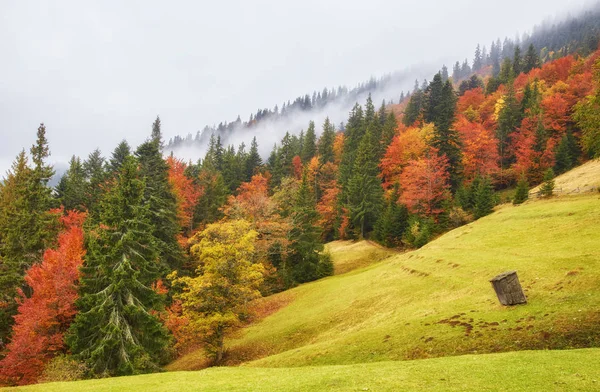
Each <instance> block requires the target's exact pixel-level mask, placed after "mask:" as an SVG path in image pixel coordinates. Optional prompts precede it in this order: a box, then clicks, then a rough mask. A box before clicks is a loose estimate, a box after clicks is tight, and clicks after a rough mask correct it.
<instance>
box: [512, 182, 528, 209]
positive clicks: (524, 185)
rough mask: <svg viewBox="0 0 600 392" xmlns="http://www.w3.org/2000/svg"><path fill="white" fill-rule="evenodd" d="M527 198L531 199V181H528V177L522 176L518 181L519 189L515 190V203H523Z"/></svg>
mask: <svg viewBox="0 0 600 392" xmlns="http://www.w3.org/2000/svg"><path fill="white" fill-rule="evenodd" d="M527 199H529V183H528V182H527V178H526V177H525V176H522V177H521V178H520V179H519V182H517V191H516V192H515V197H514V199H513V204H514V205H518V204H522V203H523V202H525V201H526V200H527Z"/></svg>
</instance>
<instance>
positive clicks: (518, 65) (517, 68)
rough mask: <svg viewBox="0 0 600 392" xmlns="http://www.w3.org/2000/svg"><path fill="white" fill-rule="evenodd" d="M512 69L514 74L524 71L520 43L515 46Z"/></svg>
mask: <svg viewBox="0 0 600 392" xmlns="http://www.w3.org/2000/svg"><path fill="white" fill-rule="evenodd" d="M512 69H513V75H515V76H517V75H519V74H520V73H521V72H522V71H523V58H522V57H521V48H520V47H519V45H517V46H515V53H514V55H513V63H512Z"/></svg>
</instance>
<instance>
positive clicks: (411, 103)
mask: <svg viewBox="0 0 600 392" xmlns="http://www.w3.org/2000/svg"><path fill="white" fill-rule="evenodd" d="M424 104H425V94H424V93H423V91H421V90H415V92H413V93H412V95H411V96H410V99H409V100H408V104H407V105H406V109H404V117H403V118H402V122H403V123H404V125H406V126H407V127H408V126H411V125H413V124H414V123H415V121H417V120H418V119H419V117H420V116H421V113H422V110H423V106H424Z"/></svg>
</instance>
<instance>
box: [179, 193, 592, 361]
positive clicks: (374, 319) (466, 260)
mask: <svg viewBox="0 0 600 392" xmlns="http://www.w3.org/2000/svg"><path fill="white" fill-rule="evenodd" d="M598 205H599V196H598V195H597V194H586V195H580V196H576V197H574V196H573V197H563V198H556V199H550V200H543V201H536V202H530V203H527V204H526V205H522V206H518V207H514V206H512V205H504V206H501V207H500V208H499V209H498V210H497V211H496V212H495V213H494V214H492V215H490V216H488V217H485V218H482V219H480V220H478V221H476V222H474V223H472V224H469V225H466V226H463V227H461V228H458V229H456V230H453V231H451V232H449V233H447V234H445V235H444V236H442V237H440V238H439V239H437V240H435V241H433V242H431V243H430V244H428V245H426V246H425V247H423V248H421V249H419V250H417V251H414V252H410V253H406V254H400V255H396V256H393V257H390V258H388V259H385V260H384V261H382V262H379V263H376V264H374V265H371V266H369V267H366V268H364V269H361V270H355V271H353V272H350V273H347V274H344V275H338V276H333V277H330V278H326V279H323V280H321V281H318V282H314V283H311V284H306V285H302V286H300V287H297V288H295V289H293V290H290V291H288V292H285V293H281V294H278V295H275V296H273V297H271V298H269V299H267V300H271V301H278V298H279V296H288V297H287V298H289V299H290V300H289V301H288V302H289V305H287V306H285V307H284V308H282V309H281V310H279V311H278V312H276V313H274V314H272V315H271V316H269V317H267V318H265V319H264V320H262V321H260V322H258V323H256V324H254V325H252V326H250V327H248V328H246V329H245V330H243V331H242V332H241V336H240V337H238V338H237V339H233V340H231V341H229V342H228V345H229V347H230V350H229V352H228V361H229V363H230V364H236V363H241V362H248V363H247V365H248V366H260V367H263V366H264V367H289V366H307V365H330V364H351V363H360V362H375V361H388V360H404V359H414V358H426V357H439V356H448V355H460V354H466V353H483V352H497V351H512V350H524V349H548V348H570V347H594V346H600V305H598V304H600V274H598V272H597V271H598V269H599V267H600V259H598V254H600V243H599V242H598V240H597V238H598V236H597V233H598V231H599V230H600V208H598ZM513 269H514V270H517V271H518V273H519V277H520V280H521V283H522V285H523V287H524V289H525V292H526V295H527V297H528V298H529V303H528V304H527V305H522V306H516V307H504V306H501V305H500V304H499V303H498V301H497V299H496V297H495V294H494V291H493V289H492V287H491V285H490V283H489V282H488V280H489V279H491V278H492V277H493V276H495V275H496V274H498V273H501V272H503V271H506V270H513ZM202 357H203V355H202V352H201V351H198V352H195V353H192V354H190V355H188V356H185V357H183V358H181V359H180V360H178V361H176V362H174V363H173V364H172V365H171V366H170V367H169V369H170V370H184V369H197V368H199V367H202V365H203V364H202V362H203V361H202Z"/></svg>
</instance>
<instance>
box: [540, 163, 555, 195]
mask: <svg viewBox="0 0 600 392" xmlns="http://www.w3.org/2000/svg"><path fill="white" fill-rule="evenodd" d="M553 194H554V171H553V170H552V169H548V170H547V171H546V173H545V174H544V182H543V183H542V186H541V187H540V196H541V197H551V196H552V195H553Z"/></svg>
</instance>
